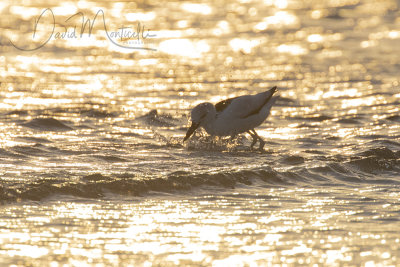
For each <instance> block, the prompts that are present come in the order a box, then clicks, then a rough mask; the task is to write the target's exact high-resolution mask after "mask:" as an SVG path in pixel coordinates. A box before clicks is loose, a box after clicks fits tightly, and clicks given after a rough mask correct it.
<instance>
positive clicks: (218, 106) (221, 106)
mask: <svg viewBox="0 0 400 267" xmlns="http://www.w3.org/2000/svg"><path fill="white" fill-rule="evenodd" d="M236 98H237V97H232V98H228V99H225V100H222V101H221V102H218V103H217V104H215V110H216V111H217V113H219V112H222V111H224V110H225V109H226V108H227V107H228V106H229V105H230V104H231V103H232V101H233V100H235V99H236Z"/></svg>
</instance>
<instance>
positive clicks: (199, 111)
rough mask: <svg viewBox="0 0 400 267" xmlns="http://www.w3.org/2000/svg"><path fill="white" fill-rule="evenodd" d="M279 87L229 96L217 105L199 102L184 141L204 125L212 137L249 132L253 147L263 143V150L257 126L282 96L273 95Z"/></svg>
mask: <svg viewBox="0 0 400 267" xmlns="http://www.w3.org/2000/svg"><path fill="white" fill-rule="evenodd" d="M275 92H276V86H274V87H272V88H271V89H270V90H268V91H265V92H262V93H259V94H256V95H243V96H238V97H234V98H229V99H226V100H223V101H221V102H218V103H217V104H215V105H213V104H211V103H208V102H205V103H201V104H199V105H197V106H196V107H194V108H193V110H192V112H191V119H192V125H191V126H190V128H189V129H188V131H187V133H186V136H185V138H184V139H183V141H186V140H187V139H188V138H189V137H190V136H191V135H192V134H193V133H194V131H195V130H196V129H197V128H198V127H202V128H204V130H206V132H207V133H208V134H209V135H211V136H227V135H230V136H231V138H234V137H235V136H236V135H237V134H240V133H244V132H247V133H249V134H250V136H251V137H252V138H253V142H252V143H251V148H253V146H254V145H255V144H256V142H257V140H258V141H259V142H260V147H259V149H260V150H263V147H264V145H265V142H264V140H262V139H261V137H260V136H259V135H258V134H257V133H256V131H255V130H254V128H255V127H257V126H259V125H261V123H263V122H264V121H265V119H266V118H267V117H268V115H269V113H270V111H271V107H272V105H273V104H274V103H275V102H276V100H277V99H278V96H275V97H272V96H273V94H274V93H275Z"/></svg>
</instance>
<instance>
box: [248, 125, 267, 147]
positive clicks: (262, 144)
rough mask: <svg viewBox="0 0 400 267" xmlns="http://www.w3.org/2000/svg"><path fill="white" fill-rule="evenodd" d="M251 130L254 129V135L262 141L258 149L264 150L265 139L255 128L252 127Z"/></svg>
mask: <svg viewBox="0 0 400 267" xmlns="http://www.w3.org/2000/svg"><path fill="white" fill-rule="evenodd" d="M250 131H253V133H254V136H255V137H257V139H258V141H260V146H259V147H258V150H260V151H264V145H265V142H264V140H263V139H262V138H261V137H260V136H259V135H258V134H257V133H256V131H255V130H254V129H251V130H250Z"/></svg>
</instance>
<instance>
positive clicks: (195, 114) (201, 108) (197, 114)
mask: <svg viewBox="0 0 400 267" xmlns="http://www.w3.org/2000/svg"><path fill="white" fill-rule="evenodd" d="M213 110H214V111H215V107H214V105H213V104H211V103H201V104H198V105H197V106H195V107H194V108H193V110H192V113H191V119H192V125H191V126H190V128H189V129H188V131H187V132H186V136H185V138H184V139H183V141H184V142H185V141H186V140H187V139H189V137H190V136H191V135H192V134H193V133H194V131H196V129H197V128H199V127H200V126H201V125H202V123H203V122H204V121H205V120H206V118H207V115H209V114H210V113H211V112H212V111H213Z"/></svg>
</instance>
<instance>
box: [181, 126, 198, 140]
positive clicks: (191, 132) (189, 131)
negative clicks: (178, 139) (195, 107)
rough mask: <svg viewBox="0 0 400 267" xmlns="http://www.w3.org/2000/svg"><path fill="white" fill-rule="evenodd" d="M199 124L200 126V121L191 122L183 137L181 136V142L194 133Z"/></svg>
mask: <svg viewBox="0 0 400 267" xmlns="http://www.w3.org/2000/svg"><path fill="white" fill-rule="evenodd" d="M199 126H200V123H196V122H192V125H191V126H190V128H189V129H188V131H187V132H186V136H185V138H183V142H185V141H186V140H188V138H189V137H190V136H191V135H192V134H193V133H194V131H196V129H197V128H199Z"/></svg>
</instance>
